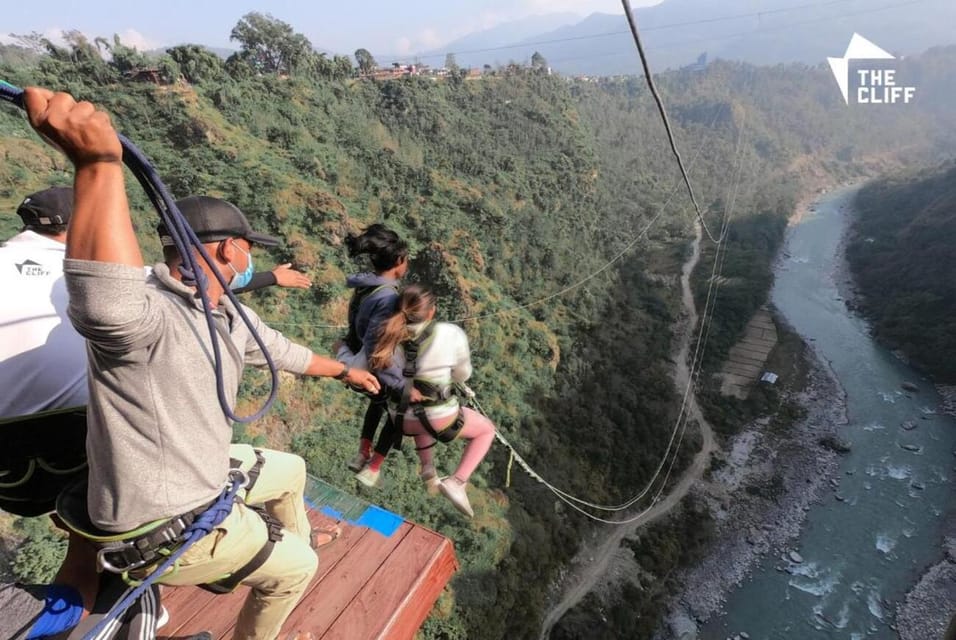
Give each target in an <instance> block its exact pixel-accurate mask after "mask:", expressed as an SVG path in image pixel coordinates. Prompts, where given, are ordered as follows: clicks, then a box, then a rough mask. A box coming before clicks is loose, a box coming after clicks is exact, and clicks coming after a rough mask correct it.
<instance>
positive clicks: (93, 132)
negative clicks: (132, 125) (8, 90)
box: [23, 87, 123, 168]
mask: <svg viewBox="0 0 956 640" xmlns="http://www.w3.org/2000/svg"><path fill="white" fill-rule="evenodd" d="M23 97H24V104H25V105H26V108H27V117H29V119H30V124H31V125H32V126H33V128H34V129H36V131H37V133H39V134H40V135H41V136H42V137H43V138H44V139H45V140H46V141H47V142H49V143H50V144H51V145H53V146H54V147H56V148H57V149H59V150H60V151H62V152H63V153H64V154H66V157H68V158H69V159H70V161H71V162H73V164H74V166H76V167H78V168H79V167H83V166H87V165H91V164H96V163H120V162H122V160H123V147H122V146H121V145H120V141H119V137H118V136H117V134H116V130H115V129H114V128H113V124H112V122H110V117H109V115H107V114H106V112H104V111H98V110H97V109H96V107H94V106H93V105H92V104H90V103H89V102H77V101H76V100H74V99H73V96H71V95H70V94H68V93H53V92H52V91H49V90H47V89H41V88H39V87H27V89H26V90H25V91H24V96H23Z"/></svg>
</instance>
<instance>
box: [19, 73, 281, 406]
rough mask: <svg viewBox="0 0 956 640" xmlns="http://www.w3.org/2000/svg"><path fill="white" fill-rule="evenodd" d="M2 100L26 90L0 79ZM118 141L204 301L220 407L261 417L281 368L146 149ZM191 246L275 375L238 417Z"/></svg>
mask: <svg viewBox="0 0 956 640" xmlns="http://www.w3.org/2000/svg"><path fill="white" fill-rule="evenodd" d="M0 100H5V101H6V102H10V103H13V104H15V105H16V106H18V107H20V108H21V109H24V108H25V105H24V101H23V90H22V89H20V88H19V87H15V86H13V85H12V84H10V83H8V82H4V81H3V80H0ZM119 140H120V144H122V146H123V163H124V164H126V166H127V167H129V170H130V171H131V172H132V173H133V175H134V176H136V180H137V181H138V182H139V183H140V185H141V186H142V187H143V190H144V191H145V192H146V195H147V197H148V198H149V200H150V202H152V203H153V207H155V208H156V211H157V213H159V217H160V219H161V220H162V221H163V223H164V224H165V225H166V228H167V229H168V230H169V235H170V236H171V237H172V239H173V243H174V245H175V246H176V250H177V251H178V252H179V255H180V256H182V259H183V264H182V266H180V268H179V272H180V273H181V274H182V276H183V282H184V283H185V284H187V285H195V286H196V289H197V290H198V291H199V297H200V299H201V300H202V308H203V315H204V316H205V318H206V328H207V329H208V330H209V338H210V340H211V341H212V350H213V356H214V359H215V365H214V366H215V371H216V395H217V396H218V398H219V406H220V407H222V412H223V413H224V414H225V415H226V417H227V418H229V419H230V420H232V421H234V422H253V421H255V420H258V419H259V418H261V417H262V416H264V415H265V414H266V412H268V411H269V409H270V408H271V407H272V403H273V402H274V401H275V399H276V395H277V393H278V390H279V376H278V371H277V370H276V365H275V362H274V361H273V360H272V356H271V355H270V354H269V350H268V349H267V348H266V345H265V342H263V340H262V337H261V336H259V334H258V333H257V332H256V330H255V327H253V326H252V322H251V321H250V320H249V317H248V316H247V315H246V312H245V311H243V309H242V305H241V304H240V303H239V300H238V299H237V298H236V295H235V294H234V293H233V292H232V289H230V288H229V283H228V282H227V281H226V279H225V278H224V277H223V276H222V274H221V273H219V270H218V269H217V268H216V267H215V265H214V264H213V261H212V259H211V258H210V257H209V254H208V253H207V252H206V249H205V248H204V247H203V246H202V242H201V241H200V240H199V238H197V237H196V234H195V232H193V230H192V229H191V228H190V226H189V224H188V223H187V222H186V219H185V218H184V217H183V214H182V213H181V212H180V211H179V208H178V207H177V206H176V201H175V200H174V199H173V197H172V195H170V193H169V190H168V189H167V188H166V185H165V184H163V181H162V179H161V178H160V177H159V173H158V172H157V171H156V169H155V168H154V167H153V165H152V164H151V163H150V161H149V159H148V158H147V157H146V156H145V155H144V154H143V152H142V151H140V150H139V149H138V148H137V147H136V145H134V144H133V143H132V142H130V141H129V139H128V138H126V136H124V135H122V134H120V135H119ZM191 248H192V249H195V250H196V251H197V252H198V253H199V255H200V256H201V257H202V259H203V260H204V261H205V262H206V264H207V265H209V267H210V269H209V270H210V271H211V272H212V273H213V275H214V276H215V277H216V280H217V281H218V282H219V284H220V285H221V286H222V288H223V291H224V292H225V294H226V297H228V298H229V300H230V301H231V302H232V304H233V306H234V307H235V309H236V311H237V313H238V314H239V318H240V319H241V320H242V322H243V323H245V325H246V326H247V327H248V328H249V331H250V333H252V337H253V339H255V341H256V344H257V345H259V349H260V350H261V351H262V355H263V356H264V358H265V361H266V365H267V366H268V367H269V373H270V375H271V377H272V387H271V389H270V391H269V397H268V398H267V399H266V401H265V402H264V403H263V405H262V407H260V409H259V410H258V411H256V412H255V413H254V414H252V415H250V416H245V417H240V416H237V415H236V414H235V413H233V411H232V408H231V407H230V406H229V402H228V400H227V399H226V391H225V382H224V380H223V373H222V350H221V348H220V345H219V333H218V332H217V331H216V325H215V320H213V317H212V304H211V301H210V300H209V294H208V293H207V291H206V287H207V285H208V280H207V279H206V274H205V272H204V271H203V270H202V268H201V267H200V266H199V262H198V260H197V259H196V256H195V255H194V254H193V252H192V251H190V249H191Z"/></svg>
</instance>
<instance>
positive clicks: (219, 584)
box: [199, 505, 282, 594]
mask: <svg viewBox="0 0 956 640" xmlns="http://www.w3.org/2000/svg"><path fill="white" fill-rule="evenodd" d="M246 507H248V508H249V509H251V510H252V511H255V512H256V513H257V514H259V517H260V518H262V520H263V521H264V522H265V523H266V527H267V528H268V539H267V540H266V543H265V544H264V545H262V547H260V548H259V551H257V552H256V555H254V556H252V558H251V559H250V560H249V562H247V563H246V564H244V565H243V566H242V567H241V568H240V569H239V570H238V571H236V572H235V573H233V574H230V575H228V576H226V577H225V578H223V579H222V580H216V581H215V582H210V583H207V584H201V585H199V586H200V587H201V588H203V589H205V590H206V591H210V592H212V593H216V594H222V593H232V592H233V591H235V590H236V587H238V586H239V585H240V584H242V581H243V580H245V579H246V578H248V577H249V576H251V575H252V573H253V572H254V571H255V570H256V569H258V568H259V567H261V566H262V565H264V564H265V563H266V560H268V559H269V556H270V555H272V550H273V549H274V548H275V546H276V543H277V542H279V541H280V540H282V523H281V522H279V521H278V520H276V519H275V518H274V517H273V516H272V514H270V513H269V512H268V511H266V509H265V507H263V506H261V505H246Z"/></svg>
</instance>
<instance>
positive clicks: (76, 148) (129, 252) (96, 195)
mask: <svg viewBox="0 0 956 640" xmlns="http://www.w3.org/2000/svg"><path fill="white" fill-rule="evenodd" d="M24 100H25V104H26V107H27V115H28V116H29V118H30V124H32V125H33V128H34V129H36V130H37V132H38V133H39V134H40V135H42V136H43V137H44V138H45V139H46V140H47V142H49V143H51V144H52V145H53V146H55V147H56V148H58V149H60V150H61V151H62V152H63V153H65V154H66V156H67V157H68V158H69V159H70V161H71V162H72V163H73V166H74V167H75V168H76V176H75V178H74V191H75V195H74V198H75V202H74V205H73V216H72V217H71V218H70V227H69V231H68V234H67V247H66V257H67V258H74V259H78V260H94V261H97V262H111V263H114V264H123V265H128V266H132V267H142V266H143V256H142V254H141V253H140V250H139V243H138V242H137V241H136V235H135V234H134V232H133V223H132V221H131V220H130V216H129V203H128V202H127V200H126V189H125V186H124V182H123V162H122V159H123V149H122V146H121V145H120V142H119V138H118V137H117V135H116V130H115V129H113V125H112V124H111V123H110V117H109V116H108V115H107V114H106V113H104V112H103V111H97V110H96V108H95V107H94V106H93V105H92V104H90V103H89V102H76V101H75V100H74V99H73V97H72V96H70V95H69V94H66V93H53V92H52V91H48V90H46V89H39V88H36V87H30V88H28V89H27V90H26V92H25V94H24Z"/></svg>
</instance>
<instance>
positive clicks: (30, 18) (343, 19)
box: [0, 0, 661, 54]
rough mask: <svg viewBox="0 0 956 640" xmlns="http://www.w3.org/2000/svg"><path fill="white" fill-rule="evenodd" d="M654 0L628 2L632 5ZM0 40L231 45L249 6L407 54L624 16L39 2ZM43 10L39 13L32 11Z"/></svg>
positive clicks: (594, 3) (290, 0)
mask: <svg viewBox="0 0 956 640" xmlns="http://www.w3.org/2000/svg"><path fill="white" fill-rule="evenodd" d="M660 1H661V0H632V6H634V7H641V6H648V5H653V4H658V3H659V2H660ZM4 4H5V6H4V8H3V11H2V25H3V27H2V28H3V31H2V32H0V36H2V37H0V40H3V41H10V38H9V36H8V34H10V33H29V32H32V31H39V32H41V33H43V34H45V35H47V36H48V37H51V38H53V37H56V36H58V35H59V34H60V32H62V31H63V30H67V29H79V30H80V31H82V32H83V33H85V34H87V35H88V36H111V35H112V34H114V33H118V34H120V37H121V38H122V39H123V41H124V42H125V43H127V44H131V45H135V46H137V47H139V48H143V49H151V48H154V47H159V46H165V45H173V44H180V43H184V42H195V43H200V44H205V45H209V46H214V47H230V48H235V44H234V43H230V42H229V32H230V31H231V30H232V27H233V26H235V24H236V22H238V20H239V18H241V17H242V16H243V15H244V14H246V13H248V12H250V11H259V12H262V13H269V14H272V15H273V16H275V17H276V18H279V19H280V20H284V21H285V22H288V23H289V24H291V25H292V26H293V28H295V30H296V31H299V32H301V33H304V34H305V35H306V36H307V37H308V38H309V40H311V41H312V44H313V45H314V46H316V47H319V48H322V49H329V50H332V51H335V52H337V53H352V52H353V51H355V49H357V48H359V47H365V48H367V49H370V50H372V51H386V52H392V53H398V54H406V53H411V52H415V51H422V50H426V49H431V48H437V47H441V46H442V45H444V44H445V43H447V42H450V41H452V40H454V39H456V38H459V37H461V36H463V35H465V34H467V33H470V32H473V31H480V30H482V29H486V28H488V27H492V26H495V25H497V24H500V23H502V22H507V21H509V20H515V19H518V18H523V17H526V16H529V15H536V14H545V13H558V12H573V13H577V14H580V15H581V16H582V17H583V16H586V15H589V14H591V13H594V12H602V13H623V10H622V9H621V3H620V0H466V1H464V2H461V1H459V2H455V1H448V0H409V1H406V2H398V1H396V0H366V1H365V2H355V3H352V2H341V1H335V2H331V1H329V0H324V1H323V0H319V1H318V2H308V1H307V0H268V1H266V0H239V1H238V2H237V1H235V0H188V1H187V0H153V1H134V0H90V1H89V2H75V0H46V1H45V2H43V3H42V5H34V4H33V3H32V2H13V1H10V2H6V3H4ZM38 7H42V9H41V10H39V11H38V10H37V8H38Z"/></svg>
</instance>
